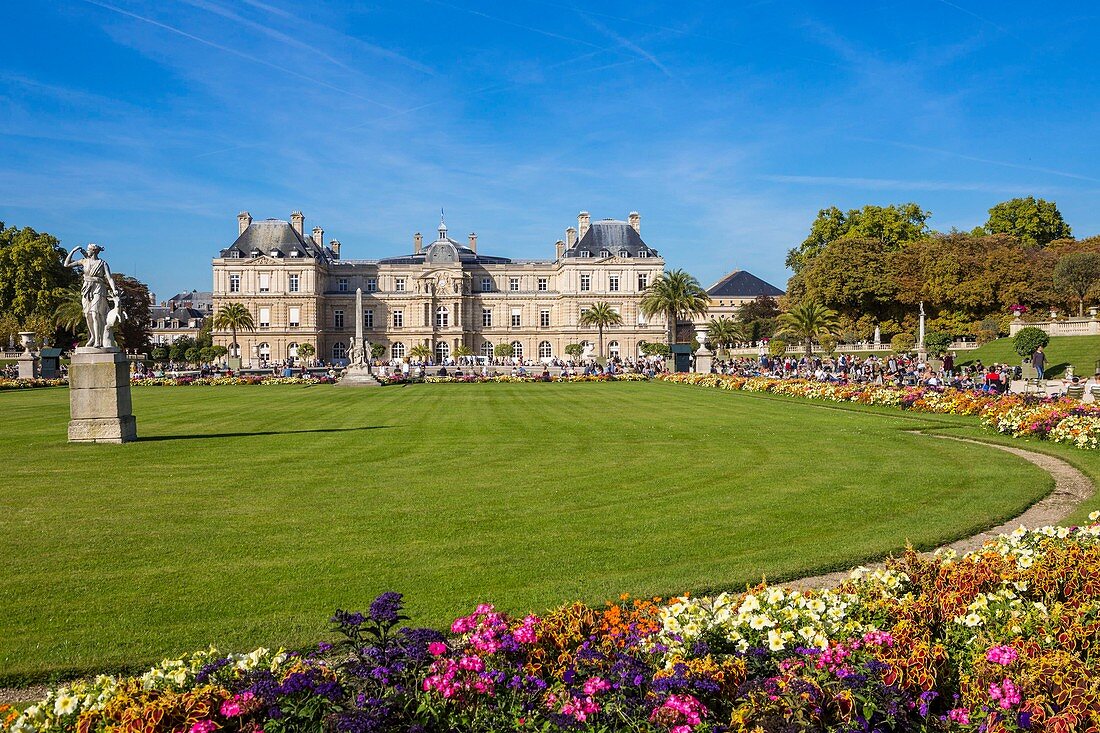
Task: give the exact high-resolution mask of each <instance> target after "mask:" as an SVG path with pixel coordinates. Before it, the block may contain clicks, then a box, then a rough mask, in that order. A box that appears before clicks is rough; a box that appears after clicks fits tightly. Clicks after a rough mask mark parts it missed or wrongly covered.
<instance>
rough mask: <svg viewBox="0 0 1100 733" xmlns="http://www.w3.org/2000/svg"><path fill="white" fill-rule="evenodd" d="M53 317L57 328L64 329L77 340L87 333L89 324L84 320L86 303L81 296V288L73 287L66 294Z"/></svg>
mask: <svg viewBox="0 0 1100 733" xmlns="http://www.w3.org/2000/svg"><path fill="white" fill-rule="evenodd" d="M53 317H54V324H55V325H56V326H57V328H60V329H64V330H65V331H68V332H69V333H71V334H73V335H74V336H76V337H77V338H81V337H82V336H83V335H84V334H85V333H87V330H88V328H87V326H88V323H87V321H86V320H85V318H84V302H83V300H82V299H81V296H80V288H76V287H73V288H69V289H68V290H66V291H65V292H64V294H63V295H62V296H61V300H60V301H59V302H58V304H57V309H56V310H55V311H54V313H53Z"/></svg>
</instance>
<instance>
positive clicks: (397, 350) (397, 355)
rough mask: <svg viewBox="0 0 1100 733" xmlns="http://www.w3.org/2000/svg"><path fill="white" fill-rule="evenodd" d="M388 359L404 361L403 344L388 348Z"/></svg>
mask: <svg viewBox="0 0 1100 733" xmlns="http://www.w3.org/2000/svg"><path fill="white" fill-rule="evenodd" d="M390 358H391V359H404V358H405V344H403V343H401V342H400V341H398V342H396V343H394V344H393V345H392V346H390Z"/></svg>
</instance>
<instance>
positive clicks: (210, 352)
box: [196, 346, 217, 363]
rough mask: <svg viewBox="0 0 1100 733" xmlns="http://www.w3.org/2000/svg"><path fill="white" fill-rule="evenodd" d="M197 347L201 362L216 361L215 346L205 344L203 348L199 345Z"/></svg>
mask: <svg viewBox="0 0 1100 733" xmlns="http://www.w3.org/2000/svg"><path fill="white" fill-rule="evenodd" d="M196 348H197V351H198V357H199V361H201V362H204V363H210V362H212V361H214V360H215V359H216V358H217V356H215V354H214V347H213V346H203V347H201V348H198V347H196Z"/></svg>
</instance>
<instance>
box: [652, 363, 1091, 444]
mask: <svg viewBox="0 0 1100 733" xmlns="http://www.w3.org/2000/svg"><path fill="white" fill-rule="evenodd" d="M657 378H658V379H660V380H663V381H666V382H674V383H676V384H694V385H699V386H703V387H714V388H717V389H729V390H735V391H743V392H771V393H773V394H780V395H787V396H790V397H803V398H807V399H812V400H824V401H827V402H854V403H858V404H862V405H885V406H888V407H897V408H899V409H902V410H914V411H917V412H929V413H936V414H941V415H974V416H977V417H979V418H981V423H982V425H983V426H984V427H986V428H989V429H992V430H996V431H997V432H999V433H1004V434H1006V435H1012V436H1014V437H1025V438H1038V439H1041V440H1050V441H1053V442H1056V443H1066V444H1069V445H1072V446H1074V447H1076V448H1085V449H1095V448H1098V447H1100V405H1097V404H1085V403H1083V402H1081V401H1079V400H1074V399H1070V398H1068V397H1054V398H1049V397H1038V396H1035V395H1018V394H1017V395H1012V394H1010V395H994V394H989V393H986V392H981V391H978V390H974V391H967V390H960V389H950V388H948V389H935V388H931V387H893V386H886V385H872V384H832V383H829V382H815V381H809V380H805V379H773V378H770V377H736V376H726V375H720V374H686V373H680V374H661V375H658V377H657Z"/></svg>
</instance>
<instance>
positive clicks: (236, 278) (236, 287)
mask: <svg viewBox="0 0 1100 733" xmlns="http://www.w3.org/2000/svg"><path fill="white" fill-rule="evenodd" d="M229 292H231V293H239V292H241V276H240V275H237V274H233V275H230V276H229Z"/></svg>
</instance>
